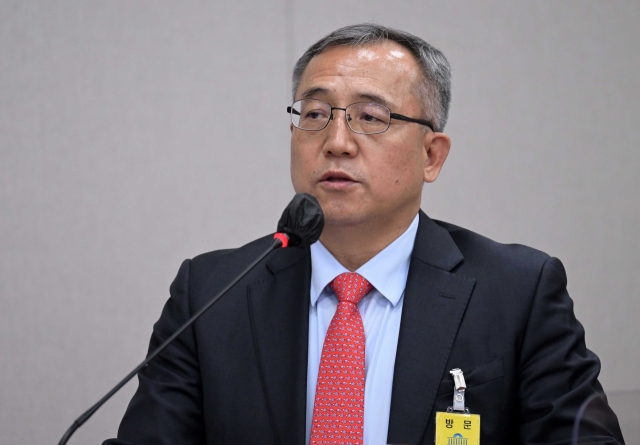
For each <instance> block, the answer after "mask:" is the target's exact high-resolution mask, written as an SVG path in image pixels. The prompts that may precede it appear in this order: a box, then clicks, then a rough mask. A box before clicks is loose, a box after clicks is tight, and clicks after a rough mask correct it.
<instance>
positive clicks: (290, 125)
mask: <svg viewBox="0 0 640 445" xmlns="http://www.w3.org/2000/svg"><path fill="white" fill-rule="evenodd" d="M289 131H290V132H291V133H293V122H292V123H290V124H289Z"/></svg>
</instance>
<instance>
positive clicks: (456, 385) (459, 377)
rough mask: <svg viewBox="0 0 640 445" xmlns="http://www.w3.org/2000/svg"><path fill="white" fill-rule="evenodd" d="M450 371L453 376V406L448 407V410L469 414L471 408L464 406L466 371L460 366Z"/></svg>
mask: <svg viewBox="0 0 640 445" xmlns="http://www.w3.org/2000/svg"><path fill="white" fill-rule="evenodd" d="M449 373H450V374H451V375H452V376H453V406H450V407H449V408H447V412H461V413H466V414H469V408H467V407H466V406H464V391H465V390H466V389H467V384H466V383H465V381H464V373H463V372H462V370H461V369H460V368H455V369H452V370H451V371H449Z"/></svg>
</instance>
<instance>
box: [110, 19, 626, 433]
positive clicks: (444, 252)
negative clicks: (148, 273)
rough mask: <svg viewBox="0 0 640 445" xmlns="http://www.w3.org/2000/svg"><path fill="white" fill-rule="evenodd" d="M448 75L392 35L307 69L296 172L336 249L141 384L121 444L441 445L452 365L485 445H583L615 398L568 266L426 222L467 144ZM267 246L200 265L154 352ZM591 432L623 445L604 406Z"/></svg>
mask: <svg viewBox="0 0 640 445" xmlns="http://www.w3.org/2000/svg"><path fill="white" fill-rule="evenodd" d="M449 78H450V75H449V66H448V63H447V61H446V59H445V58H444V56H443V55H442V54H441V53H440V52H439V51H438V50H436V49H434V48H433V47H431V46H430V45H429V44H427V43H426V42H424V41H422V40H421V39H419V38H417V37H415V36H412V35H410V34H407V33H404V32H401V31H397V30H392V29H388V28H385V27H382V26H378V25H369V24H365V25H357V26H350V27H346V28H342V29H339V30H337V31H335V32H334V33H332V34H330V35H329V36H327V37H325V38H324V39H322V40H320V41H319V42H318V43H316V44H315V45H313V46H312V47H311V48H310V49H309V50H308V51H307V52H306V53H305V54H304V55H303V56H302V57H301V59H300V60H299V61H298V63H297V64H296V67H295V70H294V78H293V83H294V85H293V93H294V103H293V104H292V106H291V107H290V108H289V112H290V114H291V118H292V124H291V135H292V136H291V177H292V181H293V185H294V188H295V190H296V192H307V193H310V194H313V195H314V196H316V197H317V198H318V200H319V202H320V204H321V206H322V209H323V211H324V214H325V228H324V231H323V233H322V236H321V237H320V242H318V243H316V244H314V245H313V246H311V248H310V249H284V250H279V251H276V252H275V253H274V254H273V255H272V256H271V257H270V258H268V259H267V260H266V261H265V262H264V264H260V265H258V266H257V267H256V268H255V269H254V270H253V271H252V272H251V273H250V274H249V275H248V276H247V277H245V278H244V279H243V280H242V281H241V282H240V283H239V284H238V285H236V286H235V287H234V288H233V289H232V290H231V291H230V292H229V294H228V295H227V296H225V298H223V299H222V300H221V301H220V302H219V303H218V304H217V305H216V307H215V308H213V309H212V310H211V311H209V312H208V313H207V314H205V315H204V316H203V317H202V318H201V319H200V320H199V321H198V322H196V324H195V325H194V327H193V329H191V330H189V331H188V332H185V334H183V335H182V336H181V337H180V338H179V339H178V341H177V342H176V343H174V344H173V345H171V346H170V347H169V348H168V349H167V351H166V352H165V353H164V354H163V355H162V356H161V357H159V358H157V359H156V361H154V362H152V364H150V365H149V366H148V367H147V368H146V369H145V370H144V371H142V372H141V373H140V375H139V382H140V386H139V388H138V391H137V393H136V395H135V396H134V398H133V400H132V401H131V404H130V406H129V408H128V410H127V413H126V414H125V417H124V419H123V421H122V424H121V426H120V430H119V432H118V436H119V438H120V442H118V443H135V444H164V443H166V444H169V443H194V444H195V443H202V444H204V443H207V444H214V443H234V444H240V443H243V444H249V443H261V444H267V443H279V444H284V443H291V444H300V443H303V442H304V443H310V442H311V443H365V444H371V445H375V444H385V443H411V444H418V443H421V444H431V443H433V441H434V435H435V414H436V412H437V411H446V410H447V408H448V407H449V406H451V405H452V397H453V391H454V384H453V380H452V378H451V376H450V375H449V371H450V370H451V369H453V368H460V369H461V370H462V371H463V372H464V375H465V378H466V384H467V390H466V394H467V397H466V403H465V405H466V406H468V407H469V408H470V410H471V412H472V413H476V414H479V415H480V416H481V422H482V423H481V440H482V443H483V444H488V443H489V444H516V443H523V444H524V443H527V444H543V443H545V444H546V443H558V444H559V443H565V444H569V443H571V433H572V428H573V424H574V419H575V417H576V415H577V414H578V411H579V409H580V406H581V404H583V402H585V400H587V399H588V398H589V397H591V396H593V395H594V394H600V393H602V388H601V386H600V384H599V383H598V381H597V375H598V373H599V367H600V365H599V361H598V359H597V357H596V356H595V355H594V354H593V353H591V352H590V351H588V350H587V349H586V347H585V344H584V332H583V329H582V327H581V325H580V324H579V323H578V322H577V320H576V319H575V317H574V315H573V310H572V302H571V300H570V298H569V296H568V295H567V292H566V278H565V273H564V269H563V267H562V264H561V263H560V262H559V261H558V260H557V259H554V258H550V257H548V256H547V255H545V254H544V253H541V252H539V251H535V250H533V249H530V248H527V247H523V246H517V245H501V244H498V243H495V242H493V241H491V240H488V239H486V238H483V237H481V236H479V235H477V234H474V233H472V232H469V231H467V230H464V229H461V228H459V227H456V226H452V225H449V224H446V223H442V222H435V221H433V220H431V219H429V218H428V217H427V216H426V215H425V214H424V213H422V212H420V202H421V194H422V187H423V183H424V182H433V181H435V180H436V178H437V177H438V174H439V172H440V170H441V168H442V166H443V164H444V162H445V160H446V158H447V155H448V152H449V148H450V145H451V142H450V139H449V137H448V136H447V135H445V134H444V133H442V130H443V128H444V125H445V123H446V119H447V112H448V106H449V99H450V80H449ZM268 243H270V239H269V237H266V238H263V239H260V240H257V241H254V242H253V243H251V244H248V245H246V246H243V247H241V248H239V249H236V250H232V251H218V252H212V253H208V254H204V255H201V256H199V257H196V258H194V259H193V260H191V261H185V262H184V263H183V265H182V267H181V268H180V271H179V272H178V276H177V277H176V279H175V281H174V282H173V284H172V286H171V298H170V299H169V301H168V303H167V305H166V306H165V309H164V310H163V313H162V316H161V318H160V320H159V321H158V323H156V325H155V327H154V333H153V336H152V339H151V346H150V348H151V349H153V348H155V347H156V346H157V345H158V344H159V343H160V342H162V340H163V339H165V338H167V337H168V336H169V335H170V334H171V333H172V332H173V331H175V329H176V328H177V327H178V326H179V325H181V324H182V323H183V322H184V321H185V320H186V319H187V318H188V317H189V316H190V315H191V314H193V313H194V312H195V311H196V310H198V309H199V308H200V307H202V306H203V305H204V304H205V303H206V302H207V301H208V300H209V299H210V298H211V296H212V295H214V294H215V293H216V292H217V291H218V290H220V289H221V288H222V287H224V286H225V285H226V284H227V281H228V279H229V277H231V276H233V275H235V274H236V273H238V272H239V271H240V270H242V269H243V268H244V267H245V266H246V265H247V264H248V263H249V262H250V261H251V260H252V259H253V258H254V257H255V256H256V255H257V254H258V253H259V252H261V251H263V250H264V249H265V248H266V246H267V245H268ZM354 272H355V273H354ZM347 288H349V289H351V290H346V289H347ZM349 292H351V293H349ZM354 295H355V296H354ZM336 351H339V352H336ZM337 362H340V366H338V365H337ZM349 385H351V386H349ZM347 393H348V394H347ZM329 413H332V414H329ZM346 418H348V419H349V421H346V420H345V419H346ZM588 427H589V428H588V429H586V430H584V431H582V433H583V434H584V435H587V436H590V437H591V438H590V440H591V442H590V443H622V442H623V439H622V437H621V433H620V429H619V427H618V424H617V419H616V417H615V414H613V412H611V410H610V409H609V408H608V407H607V406H606V404H605V406H604V408H603V409H602V411H601V413H600V416H599V418H598V419H596V421H594V422H592V423H591V424H589V425H588ZM334 440H335V441H336V442H332V441H334ZM113 443H116V442H113Z"/></svg>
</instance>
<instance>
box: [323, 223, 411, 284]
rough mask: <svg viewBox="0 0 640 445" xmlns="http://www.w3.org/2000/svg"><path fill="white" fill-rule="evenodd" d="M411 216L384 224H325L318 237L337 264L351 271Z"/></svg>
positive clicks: (397, 232) (396, 234)
mask: <svg viewBox="0 0 640 445" xmlns="http://www.w3.org/2000/svg"><path fill="white" fill-rule="evenodd" d="M415 216H416V215H415V213H414V214H413V215H411V216H410V217H406V218H403V219H402V220H400V221H399V220H397V219H396V220H394V221H392V222H389V223H387V224H384V225H381V224H380V223H379V222H378V223H368V224H367V223H365V224H356V225H352V226H332V225H325V227H324V230H323V231H322V236H321V237H320V241H321V242H322V245H324V247H326V248H327V250H328V251H329V252H331V254H332V255H333V256H334V257H335V259H336V260H338V262H339V263H340V264H342V265H343V266H344V267H346V268H347V269H348V270H349V271H351V272H353V271H355V270H357V269H359V268H360V267H361V266H362V265H363V264H365V263H366V262H367V261H369V260H370V259H371V258H373V257H374V256H376V255H377V254H378V253H380V252H381V251H382V250H383V249H384V248H385V247H387V246H388V245H389V244H391V243H392V242H394V241H395V240H396V239H398V237H399V236H400V235H402V234H403V233H404V232H405V231H406V230H407V229H408V228H409V226H410V225H411V222H412V221H413V219H414V218H415Z"/></svg>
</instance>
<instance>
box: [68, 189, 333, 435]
mask: <svg viewBox="0 0 640 445" xmlns="http://www.w3.org/2000/svg"><path fill="white" fill-rule="evenodd" d="M323 228H324V214H323V213H322V208H321V207H320V204H319V203H318V200H317V199H316V198H315V197H314V196H311V195H309V194H307V193H298V194H297V195H295V196H294V197H293V199H292V200H291V202H290V203H289V205H288V206H287V207H286V208H285V209H284V212H282V216H281V217H280V221H278V232H277V233H276V234H275V235H274V236H273V241H272V242H271V245H270V246H269V248H268V249H267V250H265V251H264V252H263V253H262V254H260V255H259V256H258V257H257V258H256V259H255V260H254V261H253V262H252V263H251V264H249V265H248V266H247V267H246V268H245V269H244V270H243V271H242V272H240V274H238V276H237V277H236V278H234V279H233V280H232V281H231V283H229V284H228V285H227V286H226V287H225V288H224V289H222V290H221V291H220V292H218V294H216V296H214V297H213V298H212V299H211V300H210V301H209V302H208V303H207V304H206V305H205V306H204V307H202V309H200V310H199V311H198V312H196V313H195V314H194V315H193V316H192V317H191V318H190V319H189V320H187V321H186V323H185V324H183V325H182V326H180V328H178V330H177V331H176V332H174V333H173V334H172V335H171V336H170V337H169V338H168V339H166V340H165V341H164V343H162V344H161V345H160V346H158V347H157V348H156V349H155V350H154V351H153V352H152V353H151V354H149V355H148V356H147V358H146V359H145V360H144V361H143V362H142V363H140V364H139V365H138V366H136V367H135V369H134V370H133V371H131V372H130V373H129V374H127V376H126V377H125V378H124V379H122V380H121V381H120V383H118V384H117V385H116V386H114V387H113V389H111V391H109V392H108V393H107V394H106V395H105V396H104V397H102V399H100V400H99V401H98V402H97V403H96V404H95V405H93V406H92V407H91V408H89V409H88V410H87V411H85V412H84V413H83V414H82V415H81V416H80V417H78V418H77V419H76V420H75V421H74V422H73V424H72V425H71V426H70V427H69V429H68V430H67V431H66V432H65V433H64V435H63V436H62V439H60V442H59V443H58V445H65V444H66V443H67V441H68V440H69V439H70V438H71V436H72V435H73V433H75V432H76V430H77V429H78V428H80V427H81V426H82V425H83V424H84V423H85V422H86V421H87V420H89V418H90V417H91V416H92V415H93V414H94V413H95V412H96V411H98V409H99V408H100V407H101V406H102V405H104V403H105V402H106V401H107V400H109V399H110V398H111V396H113V395H114V394H115V393H116V392H118V391H119V390H120V388H122V387H123V386H124V385H125V384H126V383H127V382H128V381H129V380H131V379H132V378H133V376H135V375H136V374H138V372H140V370H141V369H142V368H144V367H145V366H146V365H147V364H149V362H151V361H152V360H153V359H154V358H156V357H157V356H158V355H159V354H160V353H161V352H162V351H163V350H164V349H165V348H166V347H167V346H169V345H170V344H171V342H173V341H174V340H175V339H176V338H178V336H179V335H180V334H182V333H183V332H184V331H185V330H186V329H187V328H188V327H189V326H191V325H192V324H193V323H194V322H195V321H196V320H197V319H198V318H200V317H201V316H202V315H203V314H204V313H205V312H207V310H209V308H210V307H211V306H213V305H214V304H215V303H216V302H217V301H218V300H219V299H220V298H221V297H222V296H223V295H224V294H226V293H227V291H229V289H231V288H232V287H233V286H235V285H236V284H237V283H238V281H240V280H241V279H242V278H243V277H244V276H245V275H246V274H248V273H249V272H250V271H251V269H253V268H254V267H255V266H256V265H257V264H258V263H259V262H261V261H262V260H263V259H265V258H266V257H267V255H269V254H270V253H271V252H272V251H274V250H276V249H278V248H285V247H288V246H291V247H299V248H304V247H307V246H310V245H311V244H313V243H315V242H316V241H318V239H319V238H320V234H321V233H322V229H323Z"/></svg>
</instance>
